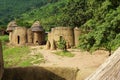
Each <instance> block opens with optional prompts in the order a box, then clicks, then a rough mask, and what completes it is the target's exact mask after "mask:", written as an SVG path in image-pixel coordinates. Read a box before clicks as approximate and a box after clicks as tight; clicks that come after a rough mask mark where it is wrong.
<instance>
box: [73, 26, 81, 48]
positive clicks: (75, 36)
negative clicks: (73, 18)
mask: <svg viewBox="0 0 120 80" xmlns="http://www.w3.org/2000/svg"><path fill="white" fill-rule="evenodd" d="M80 34H81V30H80V29H79V28H77V27H76V28H74V39H75V40H74V43H75V46H76V47H77V46H78V45H79V37H80Z"/></svg>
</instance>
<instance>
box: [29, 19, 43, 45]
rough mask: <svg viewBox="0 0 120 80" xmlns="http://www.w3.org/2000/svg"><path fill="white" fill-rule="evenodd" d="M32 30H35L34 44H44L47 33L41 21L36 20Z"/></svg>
mask: <svg viewBox="0 0 120 80" xmlns="http://www.w3.org/2000/svg"><path fill="white" fill-rule="evenodd" d="M31 30H32V32H33V43H34V44H43V43H44V40H45V39H44V38H45V33H44V29H43V28H42V26H41V25H40V22H39V21H36V22H35V23H34V24H33V25H32V27H31Z"/></svg>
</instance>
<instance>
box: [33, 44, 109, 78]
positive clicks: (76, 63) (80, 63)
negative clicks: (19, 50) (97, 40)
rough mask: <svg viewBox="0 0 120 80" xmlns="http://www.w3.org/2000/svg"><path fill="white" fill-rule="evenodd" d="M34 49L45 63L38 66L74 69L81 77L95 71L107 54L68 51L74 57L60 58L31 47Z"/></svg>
mask: <svg viewBox="0 0 120 80" xmlns="http://www.w3.org/2000/svg"><path fill="white" fill-rule="evenodd" d="M31 48H35V52H39V53H41V54H42V55H43V57H44V59H45V63H41V64H38V65H40V66H62V67H74V68H76V67H77V68H78V69H80V70H81V73H82V75H83V77H84V76H85V77H86V76H88V75H89V74H90V73H92V72H93V71H95V70H96V69H97V68H98V67H99V66H100V65H101V64H102V63H103V62H104V61H105V60H106V59H107V58H108V54H109V53H108V52H106V51H103V50H98V51H96V52H94V53H95V54H94V55H91V54H90V53H88V52H82V51H80V50H78V49H70V50H69V51H70V52H72V53H73V54H75V56H74V57H61V56H58V55H56V54H53V52H55V51H54V50H53V51H51V50H45V49H40V47H39V46H37V47H31Z"/></svg>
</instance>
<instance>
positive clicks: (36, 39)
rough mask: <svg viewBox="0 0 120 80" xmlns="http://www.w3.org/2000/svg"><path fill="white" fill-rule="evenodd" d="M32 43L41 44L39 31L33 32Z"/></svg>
mask: <svg viewBox="0 0 120 80" xmlns="http://www.w3.org/2000/svg"><path fill="white" fill-rule="evenodd" d="M33 35H34V37H33V43H34V44H42V34H41V32H34V33H33Z"/></svg>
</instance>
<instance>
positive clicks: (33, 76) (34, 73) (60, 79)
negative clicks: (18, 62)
mask: <svg viewBox="0 0 120 80" xmlns="http://www.w3.org/2000/svg"><path fill="white" fill-rule="evenodd" d="M77 72H78V69H75V68H63V67H17V68H5V69H4V73H3V77H2V79H1V80H76V75H77Z"/></svg>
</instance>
